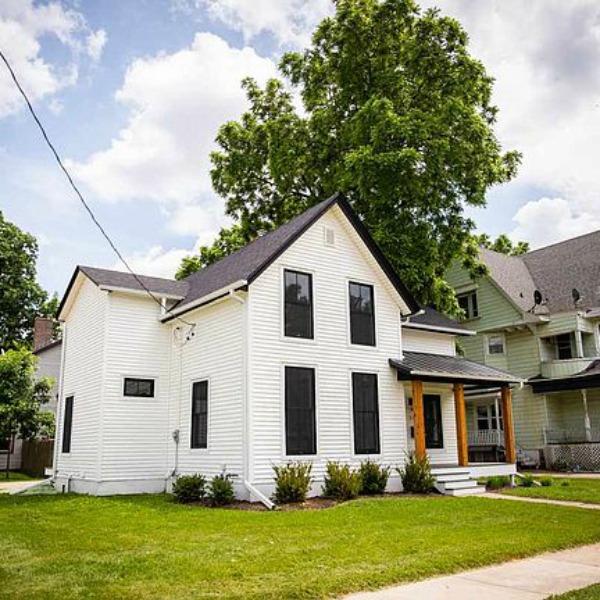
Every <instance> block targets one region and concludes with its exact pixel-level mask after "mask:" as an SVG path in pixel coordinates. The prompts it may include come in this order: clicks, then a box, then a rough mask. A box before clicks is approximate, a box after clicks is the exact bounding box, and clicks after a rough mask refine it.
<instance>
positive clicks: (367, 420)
mask: <svg viewBox="0 0 600 600" xmlns="http://www.w3.org/2000/svg"><path fill="white" fill-rule="evenodd" d="M377 395H378V394H377V375H374V374H372V373H352V399H353V408H354V411H353V412H354V452H355V454H379V451H380V447H379V406H378V404H379V403H378V398H377Z"/></svg>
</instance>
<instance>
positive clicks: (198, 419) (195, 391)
mask: <svg viewBox="0 0 600 600" xmlns="http://www.w3.org/2000/svg"><path fill="white" fill-rule="evenodd" d="M190 446H191V447H192V448H206V447H207V446H208V381H207V380H204V381H196V382H194V384H193V385H192V432H191V440H190Z"/></svg>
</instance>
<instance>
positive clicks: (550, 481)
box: [539, 477, 554, 487]
mask: <svg viewBox="0 0 600 600" xmlns="http://www.w3.org/2000/svg"><path fill="white" fill-rule="evenodd" d="M539 482H540V483H541V484H542V486H543V487H550V486H552V485H554V479H552V477H540V478H539Z"/></svg>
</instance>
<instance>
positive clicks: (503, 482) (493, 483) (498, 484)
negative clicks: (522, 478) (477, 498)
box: [485, 475, 510, 490]
mask: <svg viewBox="0 0 600 600" xmlns="http://www.w3.org/2000/svg"><path fill="white" fill-rule="evenodd" d="M509 485H510V477H507V476H506V475H494V476H493V477H488V480H487V481H486V482H485V487H486V488H487V489H488V490H500V489H502V488H505V487H508V486H509Z"/></svg>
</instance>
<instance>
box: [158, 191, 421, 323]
mask: <svg viewBox="0 0 600 600" xmlns="http://www.w3.org/2000/svg"><path fill="white" fill-rule="evenodd" d="M334 205H337V206H339V208H340V209H341V210H342V211H343V213H344V214H345V216H346V217H347V218H348V220H349V221H350V222H351V223H352V225H353V226H354V228H355V229H356V231H357V233H358V234H359V235H360V237H361V239H362V240H363V242H364V243H365V244H366V246H367V247H368V248H369V250H370V251H371V253H372V254H373V256H374V257H375V259H376V260H377V262H378V263H379V266H380V267H381V268H382V269H383V271H384V272H385V273H386V275H387V276H388V278H389V279H390V281H391V282H392V284H393V286H394V287H395V289H396V291H397V292H398V293H399V295H400V297H401V298H402V299H403V300H404V302H405V303H406V305H407V306H408V308H409V310H410V311H411V312H417V311H418V310H419V306H418V304H417V302H416V301H415V299H414V298H413V296H412V294H411V293H410V292H409V291H408V290H407V289H406V287H405V286H404V284H403V283H402V282H401V281H400V278H399V277H398V274H397V273H396V272H395V271H394V269H393V267H392V266H391V265H390V263H389V261H388V260H387V259H386V258H385V256H384V255H383V253H382V252H381V250H380V249H379V247H378V246H377V244H376V243H375V241H374V240H373V238H372V237H371V235H370V234H369V232H368V231H367V229H366V227H365V226H364V225H363V224H362V222H361V220H360V219H359V218H358V216H357V215H356V213H355V212H354V210H353V209H352V208H351V207H350V204H349V203H348V202H347V201H346V200H345V199H344V198H343V196H342V195H341V194H336V195H334V196H332V197H331V198H328V199H327V200H324V201H323V202H320V203H319V204H317V205H315V206H313V207H312V208H309V209H308V210H306V211H305V212H304V213H302V214H301V215H300V216H298V217H296V218H295V219H292V220H291V221H289V222H288V223H285V224H284V225H281V226H280V227H278V228H277V229H275V230H274V231H271V232H270V233H267V234H265V235H263V236H261V237H259V238H258V239H256V240H254V241H253V242H251V243H250V244H248V245H247V246H244V247H243V248H241V249H240V250H238V251H237V252H234V253H233V254H230V255H229V256H227V257H225V258H223V259H222V260H220V261H218V262H216V263H215V264H213V265H210V266H208V267H206V268H205V269H202V270H200V271H198V272H197V273H194V274H192V275H190V276H189V277H187V278H186V279H185V280H184V281H185V282H186V283H187V284H188V286H189V287H188V292H187V294H186V296H185V298H184V299H183V300H182V301H181V302H179V304H178V305H177V306H175V307H173V308H172V311H173V312H174V313H176V314H177V309H178V308H185V307H186V306H187V305H191V306H190V308H193V305H194V303H195V302H197V301H200V300H201V299H202V298H204V297H206V296H209V295H210V294H214V293H215V292H218V291H219V290H222V289H224V288H227V286H230V285H233V284H235V283H239V282H245V283H251V282H252V281H253V280H254V279H256V278H257V277H258V276H259V275H260V274H261V273H262V272H263V271H264V270H265V269H266V268H267V267H268V266H269V265H270V264H271V263H272V262H273V261H274V260H275V259H276V258H277V257H278V256H279V255H280V254H281V253H282V252H284V251H285V250H287V248H289V247H290V246H291V245H292V244H293V243H294V242H295V241H296V240H297V239H298V238H299V237H300V236H301V235H302V234H303V233H304V232H305V231H306V230H307V229H308V228H309V227H310V226H311V225H313V224H314V223H315V222H316V221H317V220H318V219H319V218H320V217H321V216H322V215H323V214H325V212H327V210H329V209H330V208H331V207H333V206H334ZM171 318H174V317H173V316H169V317H167V318H166V319H165V320H166V321H168V320H169V319H171Z"/></svg>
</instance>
